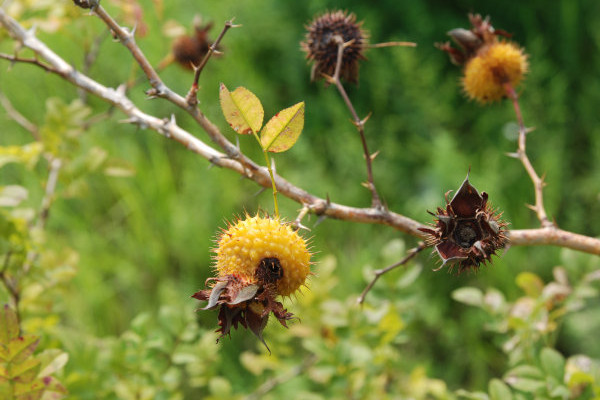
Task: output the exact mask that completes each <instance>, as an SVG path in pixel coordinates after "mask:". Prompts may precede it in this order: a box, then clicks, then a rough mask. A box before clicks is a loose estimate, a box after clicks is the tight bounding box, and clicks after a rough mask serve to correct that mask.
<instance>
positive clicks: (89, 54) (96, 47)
mask: <svg viewBox="0 0 600 400" xmlns="http://www.w3.org/2000/svg"><path fill="white" fill-rule="evenodd" d="M106 36H107V31H104V32H102V33H101V34H100V35H98V36H97V37H96V38H95V39H94V40H93V41H92V43H91V45H90V46H89V48H88V49H87V50H86V52H85V57H84V58H83V66H82V67H81V72H83V73H84V74H86V75H88V74H89V72H90V69H91V68H92V65H94V62H96V59H97V58H98V54H100V45H101V44H102V42H103V41H104V39H106ZM78 93H79V98H80V99H81V101H83V102H84V103H86V102H87V98H86V96H87V92H86V91H85V90H82V89H79V91H78Z"/></svg>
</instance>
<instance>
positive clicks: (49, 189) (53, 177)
mask: <svg viewBox="0 0 600 400" xmlns="http://www.w3.org/2000/svg"><path fill="white" fill-rule="evenodd" d="M49 167H50V172H49V173H48V180H47V181H46V190H45V191H44V197H43V198H42V205H41V208H40V212H39V219H38V221H37V228H39V229H44V228H45V227H46V222H47V221H48V216H49V215H50V206H51V205H52V201H53V200H54V192H55V191H56V184H57V182H58V174H59V172H60V168H61V167H62V161H61V160H60V158H53V159H51V160H50V166H49Z"/></svg>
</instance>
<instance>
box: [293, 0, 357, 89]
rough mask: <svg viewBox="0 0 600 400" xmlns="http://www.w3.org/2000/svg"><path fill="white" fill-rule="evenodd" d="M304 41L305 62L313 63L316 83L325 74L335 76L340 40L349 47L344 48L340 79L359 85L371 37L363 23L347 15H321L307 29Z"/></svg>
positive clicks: (301, 44)
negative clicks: (360, 66)
mask: <svg viewBox="0 0 600 400" xmlns="http://www.w3.org/2000/svg"><path fill="white" fill-rule="evenodd" d="M306 29H307V32H306V38H305V41H304V42H302V43H300V46H301V48H302V50H303V51H304V52H306V58H307V59H308V60H309V61H312V62H313V66H312V70H311V74H310V76H311V79H312V80H313V81H316V80H318V79H320V78H322V77H323V74H325V75H328V76H333V74H334V72H335V66H336V63H337V56H338V43H339V42H338V40H341V41H342V42H343V43H348V45H347V46H346V47H345V48H344V52H343V55H342V63H341V68H340V76H341V78H343V79H344V80H346V81H348V82H351V83H357V82H358V69H359V61H360V60H364V59H365V56H364V50H365V47H366V45H367V42H368V35H367V33H366V32H365V31H364V30H363V29H362V22H358V23H357V22H356V16H355V15H354V14H352V13H350V14H349V13H348V12H346V11H339V10H338V11H330V12H326V13H325V14H322V15H320V16H318V17H315V19H314V20H313V21H312V22H311V23H310V24H309V25H307V27H306Z"/></svg>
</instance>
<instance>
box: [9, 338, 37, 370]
mask: <svg viewBox="0 0 600 400" xmlns="http://www.w3.org/2000/svg"><path fill="white" fill-rule="evenodd" d="M39 342H40V339H39V338H38V337H37V336H34V335H25V336H19V337H18V338H15V339H13V340H11V341H10V343H9V344H8V361H12V362H15V363H20V362H23V361H25V360H26V359H28V358H29V356H31V355H32V354H33V351H34V350H35V348H36V347H37V345H38V343H39Z"/></svg>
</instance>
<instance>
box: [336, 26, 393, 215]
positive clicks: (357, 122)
mask: <svg viewBox="0 0 600 400" xmlns="http://www.w3.org/2000/svg"><path fill="white" fill-rule="evenodd" d="M334 40H335V41H336V42H337V45H338V52H337V60H336V63H335V71H334V73H333V76H325V78H326V79H327V80H328V82H329V83H333V84H334V85H335V87H336V88H337V90H338V92H339V93H340V96H342V99H343V100H344V103H345V104H346V107H348V110H350V114H352V122H353V123H354V126H356V129H357V130H358V133H359V135H360V141H361V143H362V147H363V153H364V157H365V162H366V164H367V182H366V184H365V186H366V187H367V189H369V191H370V192H371V207H372V208H376V209H381V208H383V207H382V204H381V199H380V198H379V194H378V193H377V189H376V188H375V181H374V179H373V167H372V164H373V159H374V158H375V155H376V154H375V155H371V153H370V152H369V147H368V146H367V138H366V137H365V123H366V122H367V120H368V119H369V117H370V114H369V115H367V117H366V118H364V119H362V120H361V119H360V118H359V116H358V114H357V113H356V110H355V109H354V105H353V104H352V101H350V98H349V97H348V94H347V93H346V89H344V85H342V81H341V79H340V71H341V67H342V58H343V56H344V49H345V48H346V47H348V46H350V45H352V43H353V42H354V40H351V41H349V42H344V39H342V37H341V36H339V35H338V36H335V37H334Z"/></svg>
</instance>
